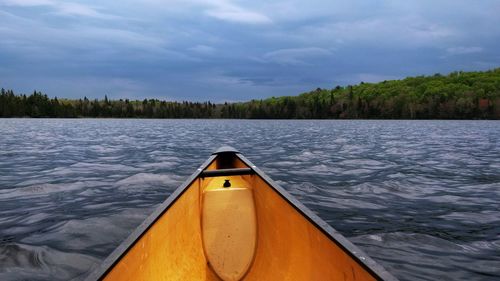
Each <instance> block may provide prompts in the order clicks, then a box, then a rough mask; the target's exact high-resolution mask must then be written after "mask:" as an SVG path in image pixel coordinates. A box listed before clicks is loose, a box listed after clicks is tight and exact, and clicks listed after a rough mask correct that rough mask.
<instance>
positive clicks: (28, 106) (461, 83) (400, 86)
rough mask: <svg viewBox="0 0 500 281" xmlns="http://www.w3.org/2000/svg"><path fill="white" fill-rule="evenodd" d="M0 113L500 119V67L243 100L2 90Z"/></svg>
mask: <svg viewBox="0 0 500 281" xmlns="http://www.w3.org/2000/svg"><path fill="white" fill-rule="evenodd" d="M0 117H66V118H75V117H116V118H259V119H270V118H281V119H310V118H317V119H336V118H339V119H343V118H352V119H357V118H387V119H500V68H498V69H494V70H490V71H485V72H462V71H460V72H453V73H450V74H449V75H440V74H435V75H433V76H417V77H410V78H406V79H403V80H393V81H384V82H380V83H363V82H361V83H360V84H358V85H354V86H350V85H349V86H345V87H341V86H337V87H335V88H334V89H320V88H318V89H316V90H315V91H312V92H309V93H304V94H301V95H299V96H287V97H278V98H275V97H273V98H269V99H264V100H252V101H249V102H241V103H224V104H214V103H211V102H208V101H207V102H172V101H161V100H157V99H144V100H142V101H139V100H132V101H131V100H128V99H125V100H122V99H120V100H109V99H108V98H107V97H106V96H105V98H104V99H101V100H98V99H94V100H89V99H87V98H86V97H85V98H83V99H78V100H74V99H71V100H70V99H58V98H57V97H55V98H49V97H48V96H47V95H45V94H42V93H40V92H37V91H35V92H34V93H32V94H31V95H29V96H27V95H24V94H20V95H17V94H15V93H14V92H13V91H12V90H4V89H1V93H0Z"/></svg>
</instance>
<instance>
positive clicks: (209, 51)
mask: <svg viewBox="0 0 500 281" xmlns="http://www.w3.org/2000/svg"><path fill="white" fill-rule="evenodd" d="M189 50H190V51H192V52H195V53H198V54H201V55H213V54H214V53H215V48H214V47H210V46H207V45H196V46H194V47H191V48H189Z"/></svg>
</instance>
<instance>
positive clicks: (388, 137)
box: [0, 119, 500, 280]
mask: <svg viewBox="0 0 500 281" xmlns="http://www.w3.org/2000/svg"><path fill="white" fill-rule="evenodd" d="M224 144H226V145H231V146H234V147H236V148H238V149H239V150H240V151H241V152H242V153H243V154H244V155H245V156H247V158H249V159H250V160H251V161H252V162H253V163H254V164H256V165H257V166H258V167H260V168H261V169H262V170H263V171H264V172H266V173H267V174H268V175H269V176H270V177H271V178H273V179H274V180H275V181H277V182H278V183H279V184H281V185H282V186H283V187H284V188H285V189H286V190H288V191H289V192H290V193H292V194H293V195H295V196H296V197H298V198H299V200H300V201H302V202H303V203H304V204H305V205H306V206H308V207H309V208H311V209H312V210H313V211H314V212H316V213H317V214H318V215H319V216H320V217H321V218H323V219H324V220H326V221H327V222H328V223H329V224H330V225H332V226H333V227H334V228H335V229H337V230H338V231H340V232H341V233H342V234H344V235H345V236H346V237H348V238H349V239H350V240H351V241H352V242H354V243H355V244H356V245H358V246H359V247H360V248H362V249H363V250H364V251H365V252H367V253H368V254H369V255H370V256H371V257H372V258H373V259H375V260H376V261H378V262H379V263H381V264H382V265H383V266H384V267H386V269H387V270H388V271H390V272H391V273H392V274H394V275H395V276H396V277H398V278H400V279H401V280H458V279H460V280H499V279H500V122H499V121H378V120H377V121H315V120H311V121H258V120H257V121H252V120H116V119H104V120H99V119H97V120H95V119H77V120H61V119H52V120H50V119H0V280H68V279H72V278H75V279H82V278H84V277H85V276H86V275H87V274H88V272H89V270H91V269H92V268H93V267H94V266H95V264H98V263H99V262H100V261H102V260H103V259H104V258H105V257H106V256H107V255H108V254H109V253H110V252H111V251H113V249H114V248H115V247H116V246H117V245H118V244H120V242H121V241H122V240H123V239H125V238H126V237H127V236H128V235H129V234H130V233H131V232H132V231H133V230H134V228H135V227H136V226H138V225H139V224H140V223H141V222H142V220H143V219H144V218H145V217H146V216H147V215H148V214H150V213H151V212H152V210H153V209H154V208H155V206H157V205H158V204H159V203H160V202H162V201H163V200H165V199H166V198H167V196H168V195H169V194H170V193H171V192H172V191H173V190H174V189H175V188H176V187H177V186H178V185H179V184H180V183H181V182H183V181H184V180H185V179H186V178H187V176H188V175H190V174H191V173H193V172H194V171H195V170H196V168H198V167H199V165H200V164H201V163H202V162H203V161H204V160H206V158H208V156H209V155H210V154H211V152H212V151H213V150H214V149H216V148H217V147H219V146H221V145H224Z"/></svg>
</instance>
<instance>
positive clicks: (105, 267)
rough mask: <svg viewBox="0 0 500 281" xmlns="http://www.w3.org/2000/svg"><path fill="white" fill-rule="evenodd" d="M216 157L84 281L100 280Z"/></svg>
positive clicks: (187, 180)
mask: <svg viewBox="0 0 500 281" xmlns="http://www.w3.org/2000/svg"><path fill="white" fill-rule="evenodd" d="M216 158H217V155H211V156H210V157H209V158H208V159H207V160H206V161H205V162H204V163H203V164H202V165H201V166H200V167H199V168H198V169H196V172H194V173H193V174H192V175H191V176H189V178H187V179H186V181H184V182H183V183H182V184H181V185H180V186H179V187H178V188H177V189H175V190H174V192H173V193H172V194H170V196H168V198H167V199H166V200H165V201H163V203H161V204H160V205H159V206H158V207H157V208H156V209H155V210H154V211H153V213H152V214H151V215H149V216H148V217H147V218H146V219H145V220H144V221H143V222H142V223H141V224H140V225H139V226H138V227H137V228H136V229H135V230H134V231H133V232H132V233H131V234H130V235H129V236H128V237H127V239H125V240H124V241H123V242H122V243H120V245H118V247H117V248H116V249H115V250H114V251H113V252H112V253H111V254H110V255H109V256H108V257H107V258H106V259H105V260H104V261H103V262H102V263H101V264H100V265H99V267H98V268H97V269H95V270H94V271H93V272H92V273H91V274H90V275H88V276H87V278H85V280H86V281H91V280H102V279H103V278H104V277H105V276H106V274H108V273H109V272H110V271H111V270H112V269H113V267H114V266H115V265H116V264H117V263H118V262H119V261H120V259H121V258H122V257H123V256H125V255H126V254H127V252H128V251H129V250H131V249H132V248H133V247H134V245H135V244H136V243H137V242H138V241H139V240H140V238H141V237H142V236H143V235H144V234H146V232H147V231H148V230H149V229H150V228H151V227H152V226H153V225H154V224H155V222H156V221H157V220H159V219H160V218H161V216H162V215H163V214H164V213H165V212H167V211H168V209H170V207H171V206H173V205H174V203H175V202H176V201H177V199H179V198H180V197H181V196H182V194H183V193H184V192H185V191H186V190H187V189H188V187H189V186H190V185H191V184H192V183H193V182H194V181H196V180H197V179H198V178H199V177H200V175H201V173H202V172H203V170H205V169H206V168H207V167H208V166H209V165H210V164H212V162H214V161H215V159H216Z"/></svg>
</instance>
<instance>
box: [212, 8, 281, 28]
mask: <svg viewBox="0 0 500 281" xmlns="http://www.w3.org/2000/svg"><path fill="white" fill-rule="evenodd" d="M205 13H206V15H208V16H211V17H214V18H216V19H219V20H223V21H229V22H238V23H248V24H266V23H271V22H272V21H271V19H270V18H268V17H267V16H265V15H263V14H259V13H256V12H252V11H248V10H244V9H241V8H238V7H236V6H234V7H224V8H221V7H217V8H215V9H210V10H207V11H206V12H205Z"/></svg>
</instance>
